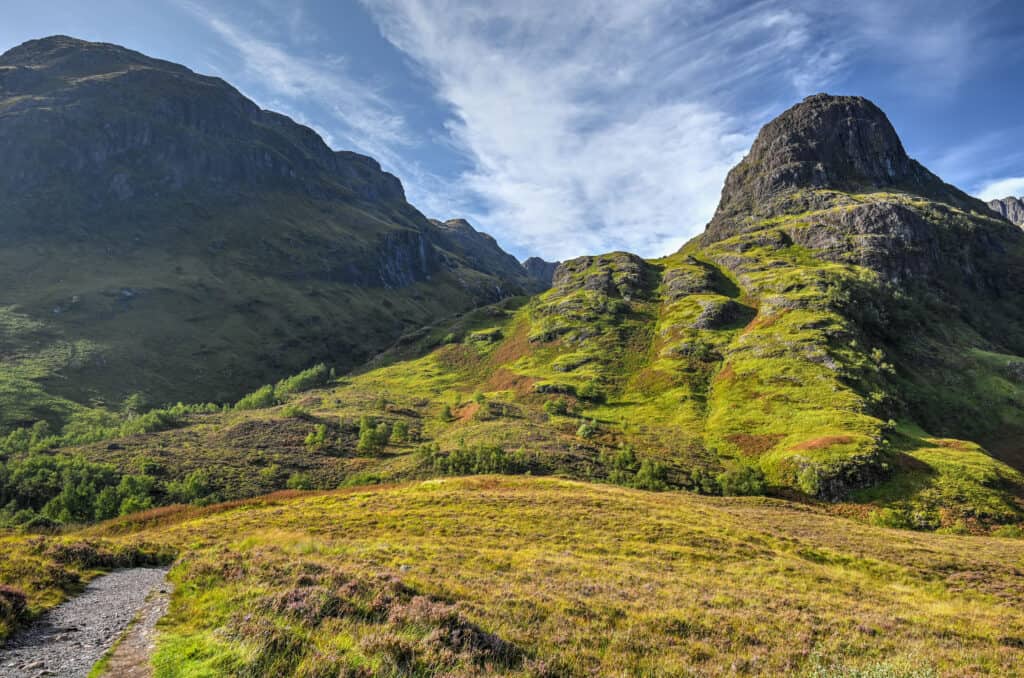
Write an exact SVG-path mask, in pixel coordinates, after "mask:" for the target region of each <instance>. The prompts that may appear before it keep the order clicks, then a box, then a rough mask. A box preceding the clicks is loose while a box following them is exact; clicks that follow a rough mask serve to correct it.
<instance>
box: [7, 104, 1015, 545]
mask: <svg viewBox="0 0 1024 678" xmlns="http://www.w3.org/2000/svg"><path fill="white" fill-rule="evenodd" d="M1022 248H1024V232H1021V230H1020V229H1017V228H1015V227H1013V226H1012V225H1010V224H1009V223H1008V222H1006V221H1004V220H1002V219H1000V218H998V217H997V216H996V215H994V214H992V213H991V212H990V211H989V210H988V208H987V207H985V206H984V204H982V203H980V202H978V201H976V200H974V199H973V198H970V197H968V196H966V195H965V194H963V193H961V192H960V191H958V190H957V189H955V188H953V187H951V186H947V185H945V184H943V183H942V182H941V181H939V180H938V179H937V178H936V177H935V176H934V175H932V174H930V173H929V172H928V171H927V170H925V169H924V168H923V167H921V166H920V165H919V164H917V163H916V162H914V161H912V160H910V159H909V158H907V156H906V154H905V152H904V151H903V148H902V146H901V144H900V142H899V139H898V137H897V136H896V134H895V132H894V131H893V130H892V127H891V125H890V124H889V122H888V120H886V118H885V116H884V115H883V114H882V113H881V111H879V110H878V109H877V108H876V107H874V106H873V105H872V104H870V102H867V101H865V100H863V99H859V98H851V97H828V96H817V97H812V98H810V99H808V100H806V101H805V102H803V103H801V104H799V105H798V106H796V107H794V108H793V109H791V110H790V111H787V112H786V113H784V114H783V115H782V116H780V117H779V118H778V119H777V120H776V121H774V122H772V123H770V124H769V125H768V126H766V128H765V129H764V130H763V131H762V133H761V135H760V136H759V138H758V140H757V142H756V143H755V144H754V147H753V149H752V151H751V153H750V155H749V156H748V157H747V158H746V159H745V160H744V161H743V162H742V163H741V164H740V165H739V166H738V167H737V168H736V169H735V170H734V171H733V172H732V174H730V177H729V180H728V181H727V183H726V187H725V190H724V191H723V197H722V203H721V206H720V208H719V210H718V213H717V214H716V216H715V218H714V219H713V221H712V222H711V223H710V224H709V226H708V229H707V231H706V233H704V234H703V235H702V236H701V237H699V238H697V239H696V240H694V241H693V242H691V243H689V244H687V245H686V246H685V247H683V248H682V250H680V251H679V252H677V253H675V254H673V255H671V256H668V257H665V258H662V259H657V260H651V261H647V260H644V259H641V258H639V257H637V256H634V255H631V254H628V253H622V252H619V253H611V254H605V255H600V256H593V257H583V258H579V259H575V260H572V261H569V262H565V263H563V264H562V265H561V266H560V267H559V268H558V271H557V273H556V275H555V276H554V280H553V287H552V288H551V289H550V290H549V291H547V292H545V293H544V294H542V295H540V296H537V297H534V298H532V299H529V300H508V301H507V302H506V303H503V304H499V305H494V306H490V307H487V308H483V309H479V310H476V311H473V312H471V313H468V314H466V315H464V316H463V317H461V318H460V319H458V320H457V321H454V322H452V323H440V324H438V325H436V326H434V327H431V328H426V329H423V330H419V331H416V332H412V333H410V334H408V335H406V336H405V337H404V338H403V339H402V341H401V342H400V343H399V344H398V345H397V346H396V347H394V348H393V349H392V350H391V351H389V352H388V353H385V354H383V355H381V356H379V357H378V358H377V359H375V360H374V361H373V362H371V363H370V364H369V365H367V366H365V367H364V368H361V369H360V370H359V371H358V372H357V373H354V374H351V375H349V376H346V377H344V378H343V379H341V380H339V381H338V382H337V383H330V384H327V386H326V387H325V388H320V389H318V390H313V391H309V392H305V393H300V394H298V395H296V394H294V393H293V392H292V391H294V389H287V388H279V389H264V390H262V391H261V392H260V393H259V394H256V396H254V397H253V398H251V399H246V401H244V402H243V403H242V405H243V406H244V408H251V407H253V406H254V404H256V405H258V406H262V407H263V409H244V408H236V409H233V410H231V411H227V412H220V413H215V414H188V415H185V416H184V417H183V418H182V422H180V423H186V424H188V425H186V426H184V427H183V428H178V429H175V430H170V431H163V432H157V433H150V434H145V435H136V436H130V437H127V438H124V439H122V440H118V441H117V442H115V443H107V442H100V443H95V444H92V445H88V446H85V447H79V448H74V449H73V450H71V451H73V452H77V453H81V454H83V455H85V457H86V458H88V459H90V460H92V461H93V462H107V463H111V464H112V465H113V468H114V469H117V470H118V471H119V472H120V473H123V474H142V475H144V476H146V477H147V478H148V480H144V481H140V482H142V483H143V484H145V486H146V487H148V488H149V490H148V492H149V493H150V495H151V497H152V501H154V502H156V503H167V502H170V501H175V500H177V501H182V500H188V501H193V500H194V501H200V502H202V501H212V500H214V499H216V498H234V497H241V496H246V495H252V494H258V493H260V492H266V491H270V490H273V489H275V488H279V487H281V486H282V485H284V484H288V485H290V486H292V487H317V488H324V489H327V488H332V487H335V486H337V485H339V484H342V483H347V484H352V483H365V482H372V481H393V480H400V479H407V478H422V477H427V476H431V475H437V474H467V473H491V472H510V473H526V472H529V473H533V474H541V473H551V474H563V475H569V476H572V477H576V478H584V479H600V480H605V481H610V482H613V483H618V484H625V485H631V486H634V487H643V488H647V489H667V488H688V489H691V490H695V491H698V492H704V493H725V494H758V493H764V492H769V493H776V494H780V495H783V496H789V497H804V498H813V499H817V500H823V501H828V502H834V503H836V508H835V510H837V511H844V512H848V513H850V514H853V515H858V516H861V517H868V518H870V519H871V520H873V521H875V522H879V523H882V524H888V525H897V526H903V527H914V528H918V529H936V528H943V529H945V530H952V531H964V530H969V531H984V530H991V529H1001V528H1000V527H999V526H1001V525H1004V524H1015V523H1020V522H1021V519H1022V514H1024V510H1022V497H1024V477H1022V475H1021V473H1020V472H1019V469H1020V468H1021V465H1022V459H1021V456H1020V448H1019V447H1015V445H1019V442H1017V441H1019V440H1020V438H1019V427H1020V425H1021V422H1022V421H1024V414H1022V413H1024V378H1022V376H1021V375H1022V372H1021V370H1022V369H1024V358H1022V357H1021V356H1024V347H1022V332H1024V318H1022V313H1024V309H1021V308H1020V306H1019V303H1018V300H1017V296H1016V295H1015V294H1014V290H1017V289H1021V276H1022V271H1024V268H1022V263H1024V249H1022ZM278 402H279V403H281V404H277V405H276V406H274V405H275V403H278ZM979 443H980V444H979ZM993 454H995V455H997V456H999V457H1000V458H1001V459H1002V460H1004V461H1000V460H999V459H997V458H993V456H992V455H993ZM1014 467H1016V469H1015V468H1014ZM9 468H13V467H11V466H10V464H9ZM19 473H20V471H19ZM111 482H116V476H111ZM134 483H135V481H130V482H129V485H131V486H132V487H134V486H135V484H134ZM183 483H185V485H187V486H188V487H185V486H184V485H182V484H183ZM190 483H191V484H190ZM189 487H190V488H192V489H188V488H189ZM130 489H131V488H130V487H129V488H127V489H125V493H126V494H124V496H123V497H121V495H117V496H118V497H121V498H122V500H124V501H128V500H129V499H131V497H133V496H134V494H132V492H130V491H129V490H130ZM32 496H33V497H36V498H39V497H42V498H43V499H47V498H48V495H46V494H45V493H41V492H40V493H36V494H33V495H32ZM37 503H38V505H35V506H33V509H34V510H40V509H43V513H44V515H47V516H49V517H51V518H52V517H54V516H62V515H68V514H64V513H62V511H63V506H65V505H64V504H60V505H58V504H54V505H53V507H51V509H46V508H45V507H44V506H43V504H42V503H39V502H37ZM110 505H111V506H113V507H114V511H115V512H116V509H117V505H116V504H110ZM127 506H128V507H129V508H132V507H137V506H139V504H138V503H137V502H135V501H134V500H131V501H129V503H128V504H127ZM19 508H20V507H19ZM90 508H91V507H90V506H85V508H83V509H82V512H81V513H78V514H76V513H74V512H72V513H71V514H69V515H71V518H72V519H74V520H83V519H89V518H90V517H91V516H92V514H91V513H89V510H90ZM103 515H104V516H105V515H110V513H109V512H107V513H104V514H103ZM23 518H25V519H26V520H30V519H31V515H30V514H29V513H26V514H24V515H23ZM1011 531H1012V529H1011Z"/></svg>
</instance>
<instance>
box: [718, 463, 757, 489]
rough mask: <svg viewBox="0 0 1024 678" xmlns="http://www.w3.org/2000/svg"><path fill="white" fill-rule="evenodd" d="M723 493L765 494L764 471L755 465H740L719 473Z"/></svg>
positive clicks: (719, 482)
mask: <svg viewBox="0 0 1024 678" xmlns="http://www.w3.org/2000/svg"><path fill="white" fill-rule="evenodd" d="M718 484H719V486H720V487H721V488H722V494H724V495H726V496H729V495H734V496H750V495H756V494H764V490H765V482H764V472H763V471H761V469H759V468H756V467H754V466H747V465H745V464H744V465H740V466H736V467H735V468H731V469H727V470H725V471H723V472H722V473H719V474H718Z"/></svg>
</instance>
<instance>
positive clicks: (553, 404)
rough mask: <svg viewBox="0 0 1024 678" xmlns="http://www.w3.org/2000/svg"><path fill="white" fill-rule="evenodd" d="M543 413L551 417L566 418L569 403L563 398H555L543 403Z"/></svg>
mask: <svg viewBox="0 0 1024 678" xmlns="http://www.w3.org/2000/svg"><path fill="white" fill-rule="evenodd" d="M544 411H545V412H547V413H548V414H549V415H551V416H552V417H554V416H566V415H568V414H569V401H567V400H566V399H565V398H555V399H554V400H548V401H547V402H545V403H544Z"/></svg>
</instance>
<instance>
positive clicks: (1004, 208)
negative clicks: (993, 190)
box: [988, 196, 1024, 227]
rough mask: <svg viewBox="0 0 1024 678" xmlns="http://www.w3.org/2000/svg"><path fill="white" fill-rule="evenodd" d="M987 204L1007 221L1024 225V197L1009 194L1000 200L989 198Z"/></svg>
mask: <svg viewBox="0 0 1024 678" xmlns="http://www.w3.org/2000/svg"><path fill="white" fill-rule="evenodd" d="M988 206H989V207H991V208H992V209H993V210H994V211H996V212H998V213H999V215H1000V216H1002V217H1005V218H1006V219H1007V220H1008V221H1010V222H1012V223H1014V224H1017V225H1018V226H1021V227H1024V198H1014V197H1013V196H1010V197H1008V198H1003V199H1002V200H989V202H988Z"/></svg>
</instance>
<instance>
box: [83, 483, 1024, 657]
mask: <svg viewBox="0 0 1024 678" xmlns="http://www.w3.org/2000/svg"><path fill="white" fill-rule="evenodd" d="M126 531H127V532H126ZM89 534H91V535H102V536H104V538H107V539H125V538H132V539H145V540H155V541H157V542H159V543H163V544H167V545H168V546H169V547H174V548H183V549H184V548H185V547H186V546H187V553H185V555H184V556H183V558H182V559H181V560H180V562H179V563H178V564H177V565H176V566H175V567H174V569H173V570H172V574H171V577H172V579H173V580H174V583H175V591H174V594H173V598H172V603H171V611H170V614H169V616H168V617H167V618H166V619H165V620H164V622H163V623H162V624H161V632H160V636H159V640H158V649H157V654H156V656H155V659H154V664H155V666H156V667H157V675H159V676H168V677H169V676H216V675H226V674H236V675H237V674H245V675H248V674H263V675H266V674H267V673H268V672H272V673H274V674H275V675H299V676H307V675H325V673H324V671H327V672H329V673H330V675H339V674H340V675H383V676H387V675H395V676H397V675H410V674H412V675H423V676H429V675H442V674H451V673H456V674H473V673H484V674H487V675H509V676H526V675H560V676H562V675H564V676H574V675H581V676H582V675H606V676H627V675H709V676H714V675H797V676H832V675H863V676H932V675H935V676H947V675H948V676H952V675H979V676H980V675H994V676H996V675H1013V674H1015V673H1017V672H1020V671H1021V670H1024V665H1022V664H1021V661H1022V658H1021V654H1020V652H1019V651H1018V650H1017V649H1016V645H1015V644H1016V643H1018V642H1019V639H1020V637H1022V635H1024V625H1022V622H1021V618H1020V615H1019V614H1018V613H1017V610H1018V609H1019V605H1020V604H1021V603H1022V602H1024V600H1022V599H1021V590H1022V589H1021V587H1020V586H1019V585H1018V584H1017V582H1016V579H1017V575H1016V570H1017V569H1018V568H1019V566H1020V563H1021V562H1024V560H1022V559H1024V542H1021V541H1020V540H1003V539H994V538H981V537H960V536H951V535H933V534H921V533H914V532H906V531H893V530H889V529H883V528H877V527H871V526H868V525H863V524H857V523H854V522H851V521H848V520H845V519H842V518H836V517H832V516H829V515H827V514H826V513H824V512H823V511H821V510H817V509H813V508H808V507H801V506H798V505H793V504H789V503H786V502H781V501H777V500H766V499H728V498H709V497H700V496H696V495H692V494H679V493H649V492H642V491H637V490H628V489H622V488H615V487H611V486H608V485H593V484H585V483H578V482H570V481H564V480H556V479H537V478H532V479H531V478H509V477H480V478H475V479H449V480H431V481H426V482H422V483H416V484H412V485H403V486H393V487H379V488H376V489H370V488H361V489H360V488H357V489H353V490H346V491H342V492H335V493H327V494H314V495H309V496H293V497H287V496H282V497H277V498H267V499H263V500H253V501H251V502H243V503H238V504H234V505H230V506H227V507H224V508H216V507H211V508H209V509H198V510H197V509H192V510H188V511H181V510H162V511H157V512H153V513H152V514H151V515H150V516H148V517H147V516H146V515H141V516H137V517H133V518H129V519H126V520H125V521H122V522H121V523H111V524H109V525H107V526H101V527H99V528H93V529H92V530H91V531H90V532H89ZM119 535H121V536H119ZM894 611H898V613H895V614H894Z"/></svg>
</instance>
